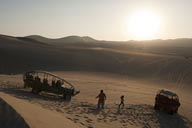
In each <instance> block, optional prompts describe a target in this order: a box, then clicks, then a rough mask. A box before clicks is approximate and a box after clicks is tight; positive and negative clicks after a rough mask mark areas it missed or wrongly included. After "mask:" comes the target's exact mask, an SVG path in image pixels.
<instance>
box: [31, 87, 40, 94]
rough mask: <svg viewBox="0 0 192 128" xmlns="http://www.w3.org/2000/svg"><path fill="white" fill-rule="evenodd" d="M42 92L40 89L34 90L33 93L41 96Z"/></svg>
mask: <svg viewBox="0 0 192 128" xmlns="http://www.w3.org/2000/svg"><path fill="white" fill-rule="evenodd" d="M40 92H41V90H40V89H38V88H34V87H33V88H32V93H34V94H39V93H40Z"/></svg>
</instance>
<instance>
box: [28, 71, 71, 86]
mask: <svg viewBox="0 0 192 128" xmlns="http://www.w3.org/2000/svg"><path fill="white" fill-rule="evenodd" d="M28 73H44V74H48V75H51V76H54V77H56V78H57V79H60V80H62V81H64V82H65V83H67V84H68V85H70V86H71V87H72V88H74V86H73V85H72V84H71V83H69V82H68V81H66V80H65V79H63V78H61V77H59V76H57V75H55V74H53V73H50V72H47V71H43V70H32V71H28V72H26V73H25V74H28Z"/></svg>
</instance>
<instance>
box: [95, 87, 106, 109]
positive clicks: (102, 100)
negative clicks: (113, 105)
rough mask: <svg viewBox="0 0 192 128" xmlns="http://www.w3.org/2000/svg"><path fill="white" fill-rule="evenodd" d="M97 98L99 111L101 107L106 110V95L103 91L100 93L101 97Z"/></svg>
mask: <svg viewBox="0 0 192 128" xmlns="http://www.w3.org/2000/svg"><path fill="white" fill-rule="evenodd" d="M96 98H98V104H97V108H98V109H99V108H100V107H101V108H102V109H104V105H105V100H106V95H105V93H104V92H103V90H101V91H100V93H99V95H98V96H97V97H96Z"/></svg>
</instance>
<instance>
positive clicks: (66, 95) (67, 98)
mask: <svg viewBox="0 0 192 128" xmlns="http://www.w3.org/2000/svg"><path fill="white" fill-rule="evenodd" d="M63 98H64V100H66V101H70V100H71V95H69V94H64V95H63Z"/></svg>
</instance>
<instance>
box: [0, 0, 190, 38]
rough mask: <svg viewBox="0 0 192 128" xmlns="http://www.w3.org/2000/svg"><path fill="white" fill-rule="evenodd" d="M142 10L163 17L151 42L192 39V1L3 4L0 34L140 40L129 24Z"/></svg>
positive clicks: (0, 0) (7, 0)
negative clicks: (155, 40)
mask: <svg viewBox="0 0 192 128" xmlns="http://www.w3.org/2000/svg"><path fill="white" fill-rule="evenodd" d="M140 10H149V11H150V12H153V13H155V14H156V15H157V16H158V17H160V22H161V24H160V27H159V30H158V31H157V32H156V33H155V34H154V35H153V37H150V38H149V39H159V38H162V39H168V38H190V37H192V0H0V33H1V34H7V35H13V36H26V35H42V36H45V37H50V38H58V37H64V36H69V35H79V36H91V37H93V38H96V39H104V40H132V39H136V40H137V39H139V38H136V37H134V36H133V35H132V33H130V32H129V27H128V22H129V21H128V20H129V17H130V16H131V15H133V14H134V13H135V12H137V11H140Z"/></svg>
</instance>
